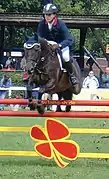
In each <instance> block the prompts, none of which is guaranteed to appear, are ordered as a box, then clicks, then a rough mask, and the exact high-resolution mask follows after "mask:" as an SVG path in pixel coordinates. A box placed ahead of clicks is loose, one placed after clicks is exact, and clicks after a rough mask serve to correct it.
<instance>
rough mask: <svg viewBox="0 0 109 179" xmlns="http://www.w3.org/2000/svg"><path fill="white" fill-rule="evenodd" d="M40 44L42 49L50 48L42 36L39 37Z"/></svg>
mask: <svg viewBox="0 0 109 179" xmlns="http://www.w3.org/2000/svg"><path fill="white" fill-rule="evenodd" d="M38 42H39V43H40V44H41V48H42V49H47V47H48V42H47V40H46V39H44V38H41V37H40V36H39V37H38Z"/></svg>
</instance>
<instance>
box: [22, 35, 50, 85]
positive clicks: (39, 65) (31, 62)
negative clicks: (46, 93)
mask: <svg viewBox="0 0 109 179" xmlns="http://www.w3.org/2000/svg"><path fill="white" fill-rule="evenodd" d="M25 40H26V42H25V44H24V50H25V59H26V71H28V72H29V73H33V74H34V76H35V79H36V81H37V83H38V84H40V83H41V84H43V81H41V80H44V83H45V82H46V81H47V80H48V74H47V70H46V67H47V60H48V58H46V57H47V55H48V54H49V52H50V49H51V47H50V46H49V45H48V42H47V41H46V40H45V39H43V38H40V37H38V36H37V34H35V35H34V36H32V37H26V39H25ZM42 77H43V79H42Z"/></svg>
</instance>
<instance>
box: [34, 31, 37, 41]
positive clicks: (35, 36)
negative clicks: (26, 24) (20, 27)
mask: <svg viewBox="0 0 109 179" xmlns="http://www.w3.org/2000/svg"><path fill="white" fill-rule="evenodd" d="M34 40H35V41H37V42H38V35H37V33H35V34H34Z"/></svg>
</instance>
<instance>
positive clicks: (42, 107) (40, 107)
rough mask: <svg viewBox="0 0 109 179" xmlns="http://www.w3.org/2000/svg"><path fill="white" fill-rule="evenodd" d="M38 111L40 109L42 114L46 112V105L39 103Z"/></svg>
mask: <svg viewBox="0 0 109 179" xmlns="http://www.w3.org/2000/svg"><path fill="white" fill-rule="evenodd" d="M37 111H38V112H39V113H40V114H44V112H45V108H44V105H42V104H38V105H37Z"/></svg>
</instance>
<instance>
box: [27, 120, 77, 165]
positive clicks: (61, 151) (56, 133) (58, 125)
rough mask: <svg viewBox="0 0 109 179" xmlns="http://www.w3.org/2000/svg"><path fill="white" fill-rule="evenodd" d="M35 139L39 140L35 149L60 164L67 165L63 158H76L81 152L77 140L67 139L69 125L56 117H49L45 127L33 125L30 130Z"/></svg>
mask: <svg viewBox="0 0 109 179" xmlns="http://www.w3.org/2000/svg"><path fill="white" fill-rule="evenodd" d="M30 136H31V137H32V139H33V140H35V141H38V143H37V144H36V145H35V151H36V152H37V153H38V154H39V155H41V156H42V157H45V158H47V159H52V158H54V160H55V161H56V163H57V164H58V166H60V167H65V166H67V165H68V163H66V162H64V161H63V160H62V157H63V158H65V159H67V160H75V159H76V158H77V156H78V153H79V146H78V144H77V143H76V142H75V141H72V140H66V139H67V138H68V137H69V136H70V132H69V129H68V127H67V126H66V125H65V124H64V123H62V122H61V121H58V120H56V119H47V120H46V121H45V129H43V128H41V127H40V126H37V125H36V126H33V127H32V129H31V131H30Z"/></svg>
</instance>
